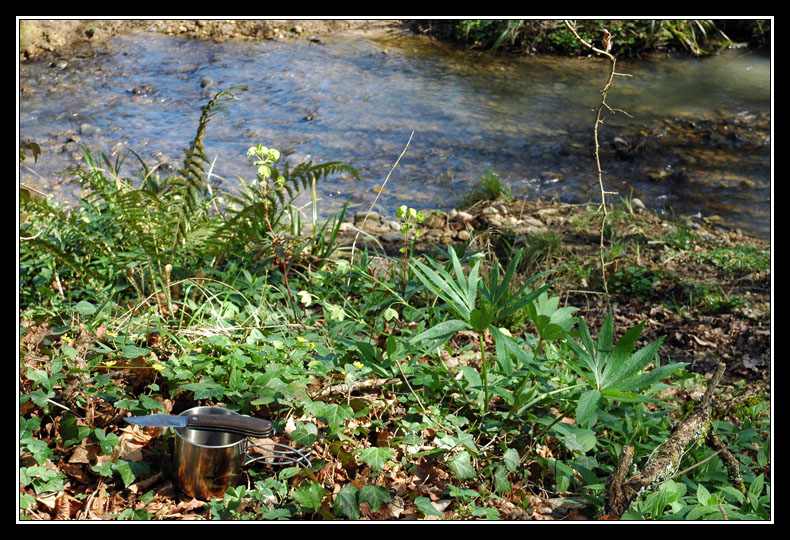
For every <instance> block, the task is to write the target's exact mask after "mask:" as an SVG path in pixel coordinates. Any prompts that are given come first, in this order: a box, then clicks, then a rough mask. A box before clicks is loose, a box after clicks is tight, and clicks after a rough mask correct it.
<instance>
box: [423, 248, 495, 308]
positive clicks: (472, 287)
mask: <svg viewBox="0 0 790 540" xmlns="http://www.w3.org/2000/svg"><path fill="white" fill-rule="evenodd" d="M448 253H449V256H450V260H451V266H452V268H453V271H454V272H455V277H453V275H452V274H450V272H449V271H448V270H446V269H445V268H444V267H443V266H442V265H440V264H439V263H437V262H436V261H435V260H433V259H431V258H427V259H426V260H427V261H428V263H429V264H430V265H431V266H432V267H433V268H431V267H429V266H427V265H426V264H425V263H423V262H421V261H419V260H417V259H413V260H412V261H411V263H410V264H411V267H412V270H413V271H414V275H415V276H417V279H419V280H420V282H422V284H423V285H424V286H425V287H426V288H427V289H429V290H430V291H431V292H433V294H435V295H436V296H438V297H439V298H441V299H442V300H444V301H445V302H447V304H448V305H449V306H450V307H451V308H452V309H453V310H454V311H455V312H456V314H458V316H460V317H461V318H462V319H464V320H467V321H468V320H469V316H470V314H471V312H472V310H473V309H474V308H475V299H476V298H477V289H478V285H479V281H480V280H479V277H478V272H479V265H480V261H476V262H475V264H474V265H473V267H472V269H471V270H470V272H469V278H468V279H467V278H466V277H465V276H464V272H463V267H462V266H461V262H460V260H459V259H458V255H456V253H455V250H453V249H450V250H448Z"/></svg>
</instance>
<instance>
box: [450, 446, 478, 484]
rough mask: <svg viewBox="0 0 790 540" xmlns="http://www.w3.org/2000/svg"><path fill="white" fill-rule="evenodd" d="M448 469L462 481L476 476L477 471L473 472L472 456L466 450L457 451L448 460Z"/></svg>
mask: <svg viewBox="0 0 790 540" xmlns="http://www.w3.org/2000/svg"><path fill="white" fill-rule="evenodd" d="M450 469H451V470H452V471H453V473H454V474H455V476H456V477H457V478H458V479H459V480H460V481H462V482H465V481H466V480H471V479H472V478H475V477H476V476H477V472H475V468H474V467H473V466H472V456H471V455H470V454H469V452H467V451H466V450H464V451H463V452H459V453H458V454H457V455H456V456H455V457H454V458H452V459H451V460H450Z"/></svg>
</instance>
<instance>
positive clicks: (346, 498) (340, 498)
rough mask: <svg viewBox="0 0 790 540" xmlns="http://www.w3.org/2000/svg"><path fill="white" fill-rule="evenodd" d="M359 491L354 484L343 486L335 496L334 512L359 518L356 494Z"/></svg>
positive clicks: (350, 517)
mask: <svg viewBox="0 0 790 540" xmlns="http://www.w3.org/2000/svg"><path fill="white" fill-rule="evenodd" d="M358 493H359V491H358V490H357V488H356V487H354V484H346V485H345V486H343V489H341V490H340V491H339V492H338V494H337V496H336V497H335V506H334V509H335V514H342V515H344V516H346V517H347V518H349V519H359V517H360V515H361V514H360V512H359V503H357V494H358Z"/></svg>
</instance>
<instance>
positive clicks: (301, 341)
mask: <svg viewBox="0 0 790 540" xmlns="http://www.w3.org/2000/svg"><path fill="white" fill-rule="evenodd" d="M296 341H298V342H299V343H307V340H306V339H305V338H303V337H302V336H296Z"/></svg>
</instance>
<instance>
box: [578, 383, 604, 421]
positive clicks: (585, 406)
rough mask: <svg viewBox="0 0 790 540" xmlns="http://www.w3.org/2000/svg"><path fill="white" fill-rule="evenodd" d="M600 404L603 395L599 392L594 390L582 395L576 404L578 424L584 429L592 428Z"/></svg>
mask: <svg viewBox="0 0 790 540" xmlns="http://www.w3.org/2000/svg"><path fill="white" fill-rule="evenodd" d="M600 403H601V393H600V392H599V391H598V390H595V389H592V390H588V391H587V392H585V393H584V394H582V396H581V397H580V398H579V402H578V403H577V404H576V422H577V423H578V424H579V425H580V426H582V427H584V428H589V427H591V426H592V425H593V424H594V420H595V418H596V414H595V413H596V412H597V411H598V407H599V405H600Z"/></svg>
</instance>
